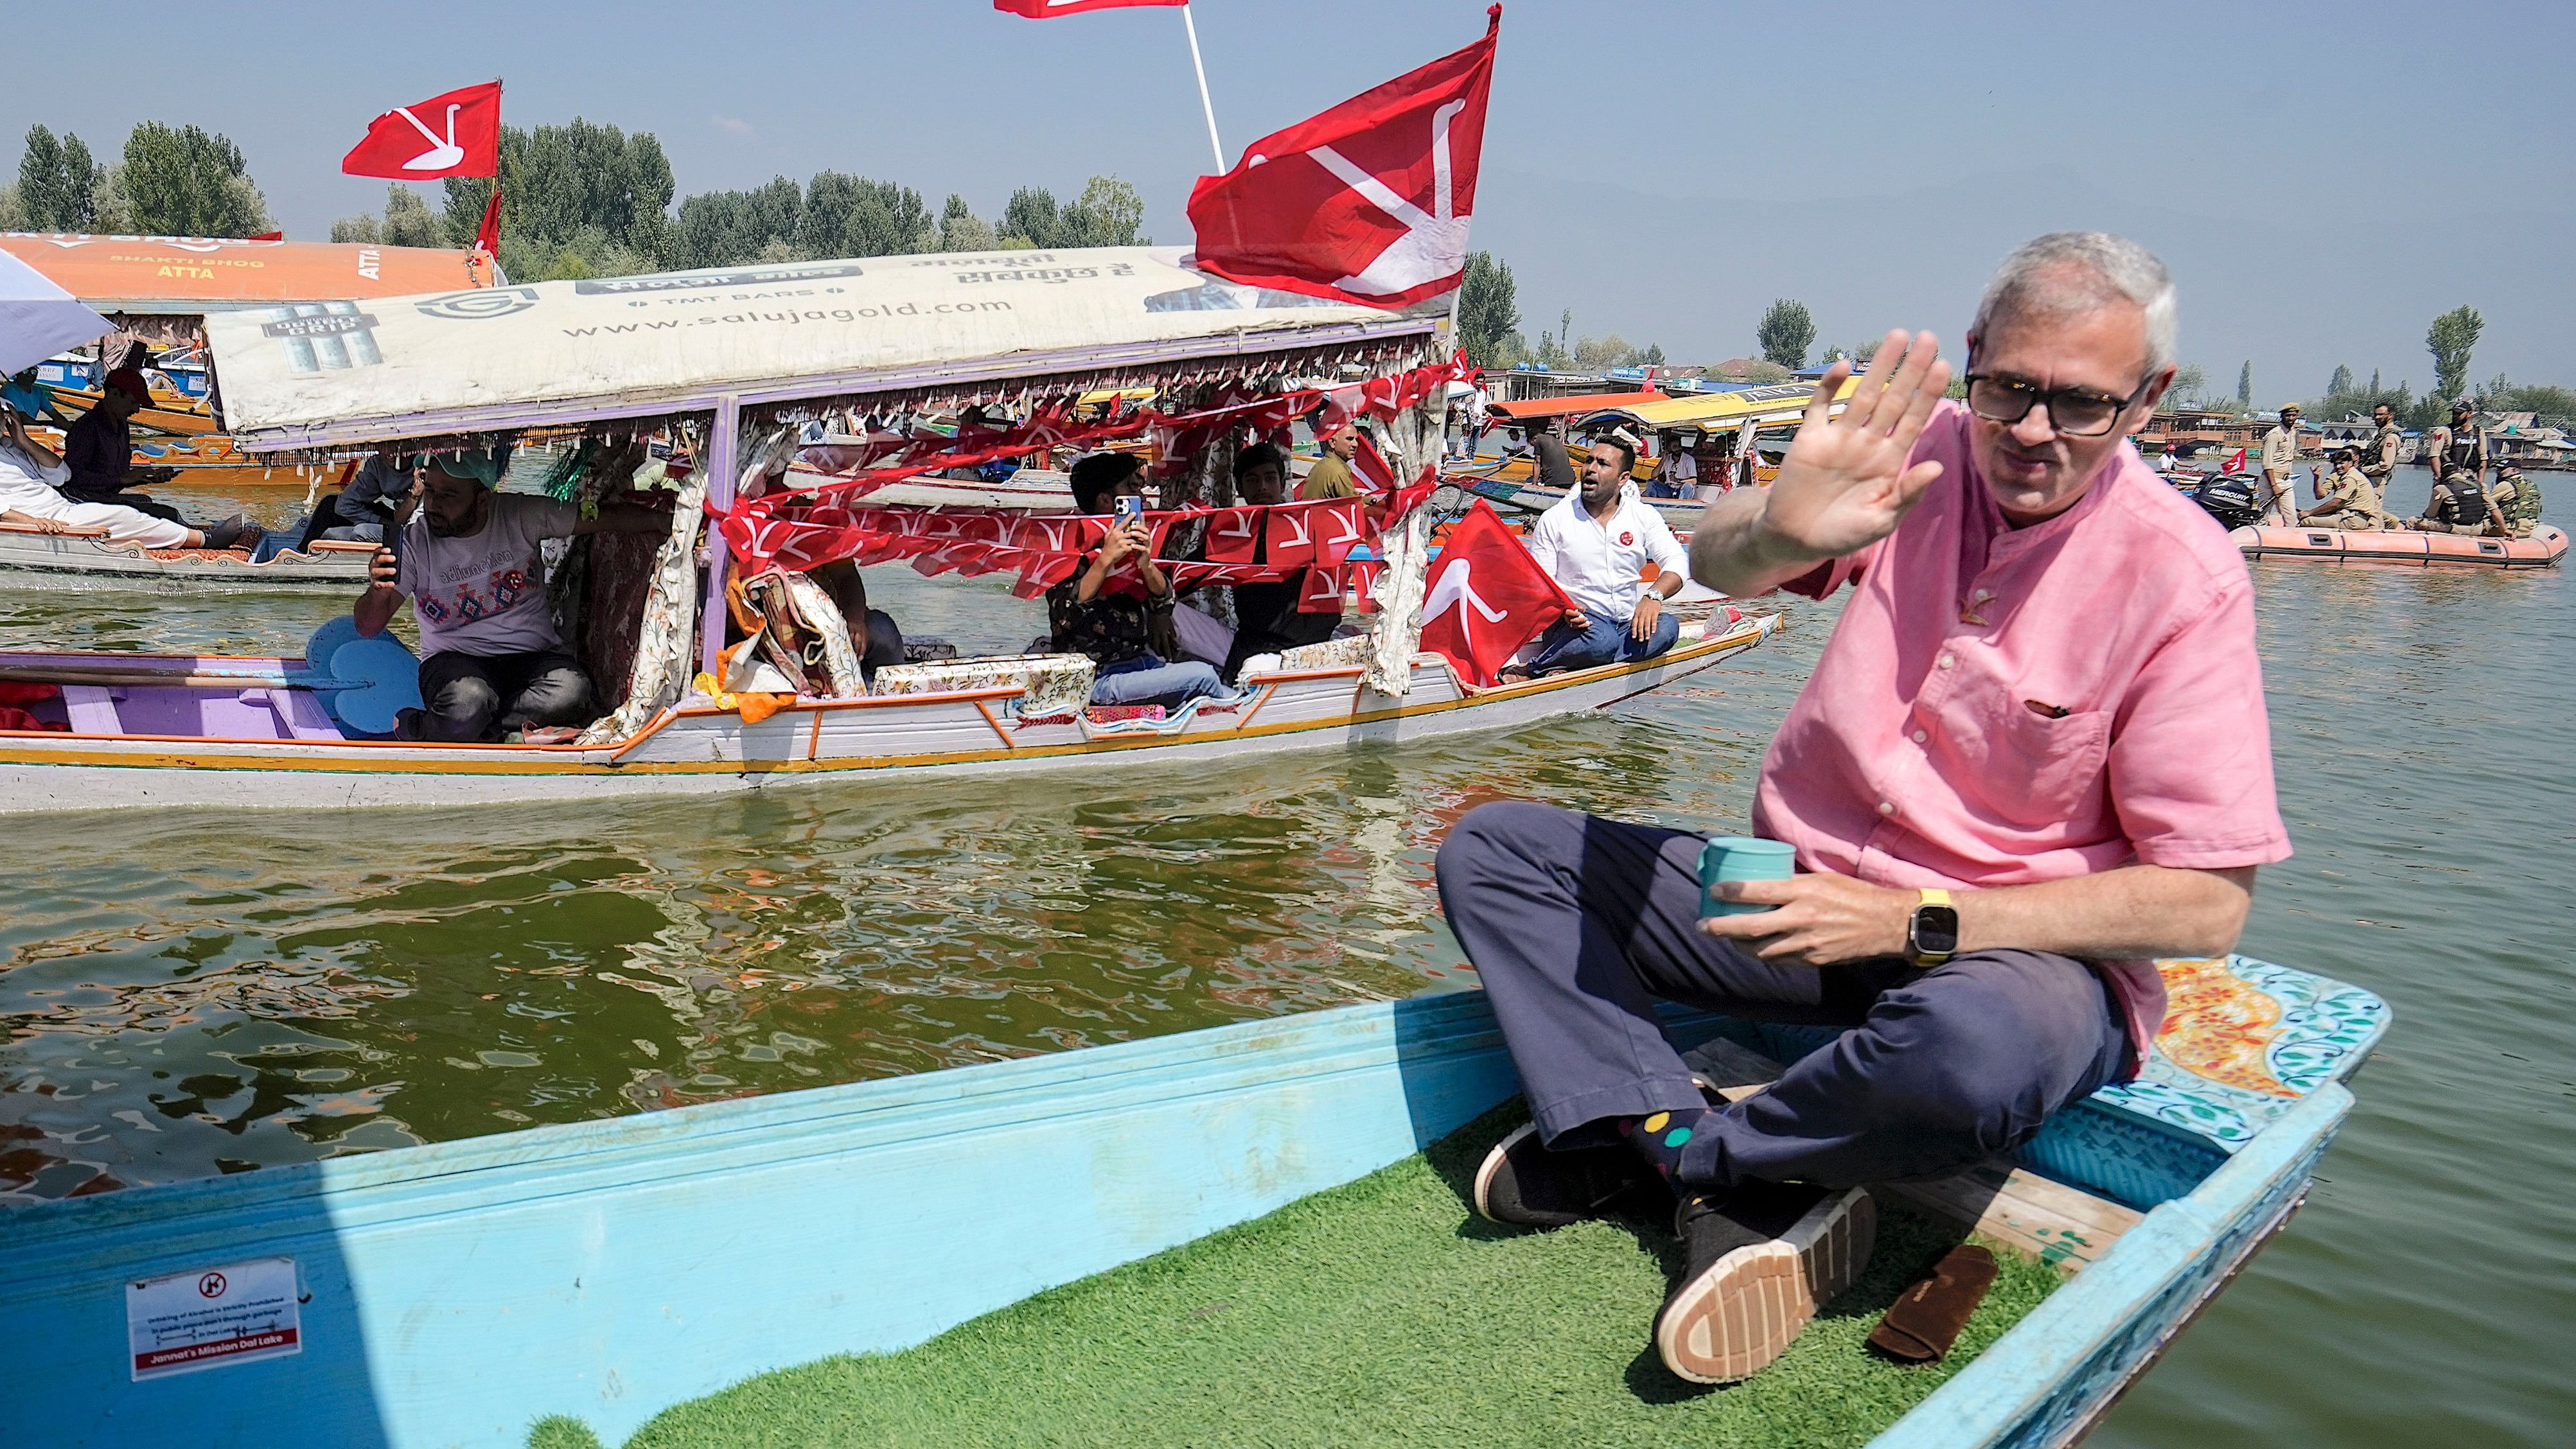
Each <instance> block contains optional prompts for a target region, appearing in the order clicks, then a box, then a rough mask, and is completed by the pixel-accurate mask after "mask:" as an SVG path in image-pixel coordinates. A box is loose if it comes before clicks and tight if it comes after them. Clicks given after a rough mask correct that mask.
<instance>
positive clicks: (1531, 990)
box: [1437, 801, 2130, 1187]
mask: <svg viewBox="0 0 2576 1449" xmlns="http://www.w3.org/2000/svg"><path fill="white" fill-rule="evenodd" d="M1704 838H1705V837H1702V836H1699V835H1695V834H1692V833H1690V832H1688V831H1681V830H1662V829H1657V828H1655V827H1652V826H1645V825H1630V824H1625V823H1622V822H1620V821H1615V820H1604V819H1602V818H1600V817H1598V816H1592V815H1579V814H1576V813H1574V812H1573V811H1570V810H1560V809H1557V808H1555V807H1553V806H1548V805H1536V804H1530V803H1527V802H1523V801H1502V802H1497V803H1494V804H1489V805H1483V806H1479V807H1478V808H1476V809H1475V810H1472V811H1470V812H1468V814H1467V815H1466V817H1465V818H1464V819H1461V820H1460V821H1459V822H1458V824H1457V826H1456V828H1455V829H1453V830H1451V831H1450V832H1449V838H1448V840H1447V841H1446V842H1445V843H1444V844H1442V846H1441V847H1440V856H1439V862H1438V866H1437V871H1438V875H1439V881H1440V901H1441V905H1442V907H1443V908H1444V909H1445V910H1446V911H1447V912H1448V916H1449V924H1450V927H1451V928H1452V929H1453V930H1455V931H1456V932H1457V934H1458V941H1459V944H1460V945H1462V946H1464V947H1465V948H1466V950H1467V958H1468V960H1470V961H1472V962H1474V963H1475V967H1476V974H1477V975H1478V976H1480V977H1482V978H1483V980H1484V985H1485V992H1486V995H1488V996H1489V997H1491V998H1492V1000H1493V1005H1494V1015H1495V1017H1496V1019H1497V1020H1499V1021H1500V1022H1501V1024H1502V1029H1503V1040H1504V1042H1505V1044H1506V1045H1507V1046H1509V1048H1510V1049H1511V1054H1512V1062H1513V1064H1514V1065H1515V1066H1517V1067H1518V1068H1519V1069H1520V1076H1521V1084H1522V1086H1523V1087H1524V1088H1526V1089H1527V1091H1528V1094H1529V1102H1530V1112H1531V1115H1532V1116H1533V1117H1534V1118H1535V1119H1536V1120H1537V1123H1538V1128H1539V1131H1540V1133H1541V1135H1542V1136H1543V1137H1544V1138H1545V1139H1546V1141H1547V1143H1548V1145H1550V1146H1551V1147H1571V1146H1589V1145H1596V1144H1599V1143H1602V1142H1607V1141H1610V1140H1612V1137H1613V1119H1616V1118H1620V1117H1634V1116H1641V1115H1645V1114H1648V1113H1654V1112H1663V1111H1672V1110H1675V1109H1678V1108H1687V1107H1698V1106H1701V1105H1702V1104H1703V1099H1702V1098H1701V1096H1700V1094H1699V1090H1698V1089H1697V1088H1696V1087H1694V1086H1693V1085H1692V1084H1691V1079H1690V1071H1689V1069H1688V1068H1687V1067H1685V1066H1684V1065H1683V1064H1682V1060H1681V1056H1680V1054H1678V1053H1677V1052H1675V1051H1674V1050H1673V1048H1672V1046H1671V1045H1670V1044H1669V1043H1667V1042H1666V1041H1665V1040H1664V1036H1663V1033H1662V1032H1661V1031H1660V1030H1659V1029H1658V1028H1657V1026H1656V1016H1655V1009H1654V1003H1655V1002H1656V1001H1657V1000H1658V999H1661V1000H1665V1001H1676V1002H1683V1003H1687V1004H1690V1005H1693V1006H1699V1007H1705V1008H1707V1009H1710V1010H1713V1011H1721V1012H1725V1013H1727V1014H1728V1015H1731V1016H1736V1017H1741V1018H1744V1019H1748V1020H1753V1021H1769V1022H1782V1023H1791V1024H1798V1025H1811V1026H1837V1027H1843V1028H1847V1029H1846V1030H1845V1031H1844V1032H1843V1034H1842V1035H1841V1036H1840V1037H1839V1038H1837V1039H1836V1040H1835V1041H1834V1042H1833V1043H1832V1044H1831V1045H1829V1046H1827V1047H1825V1048H1824V1049H1822V1050H1819V1051H1816V1052H1813V1053H1810V1054H1809V1055H1807V1056H1806V1057H1804V1058H1802V1059H1800V1060H1799V1061H1797V1062H1795V1063H1793V1064H1791V1065H1790V1067H1789V1069H1788V1071H1787V1072H1786V1073H1785V1074H1784V1075H1782V1077H1781V1078H1780V1080H1779V1081H1778V1082H1776V1083H1774V1084H1773V1085H1772V1087H1771V1089H1770V1090H1768V1091H1766V1092H1762V1093H1760V1094H1758V1095H1756V1096H1753V1097H1750V1098H1747V1099H1746V1100H1744V1101H1742V1102H1738V1103H1736V1104H1735V1105H1733V1106H1731V1107H1729V1108H1727V1109H1726V1110H1725V1111H1724V1112H1723V1113H1721V1114H1719V1115H1718V1116H1717V1117H1715V1118H1713V1119H1711V1125H1712V1126H1713V1127H1714V1129H1715V1130H1713V1131H1703V1132H1702V1133H1700V1134H1699V1136H1698V1137H1697V1138H1696V1139H1695V1140H1694V1141H1693V1142H1692V1143H1691V1144H1690V1146H1689V1148H1688V1149H1686V1151H1685V1154H1684V1157H1683V1161H1682V1167H1681V1173H1680V1175H1681V1176H1683V1177H1684V1178H1686V1179H1689V1180H1691V1181H1694V1182H1705V1183H1714V1184H1717V1185H1721V1186H1723V1185H1727V1184H1731V1183H1734V1182H1736V1181H1738V1180H1740V1179H1744V1178H1760V1179H1763V1180H1766V1181H1773V1182H1790V1181H1797V1182H1812V1183H1818V1184H1822V1185H1825V1186H1831V1187H1853V1186H1859V1185H1861V1184H1864V1183H1873V1182H1891V1181H1902V1180H1904V1179H1907V1178H1916V1177H1932V1176H1938V1175H1940V1174H1943V1173H1947V1172H1951V1171H1955V1170H1957V1169H1959V1168H1962V1167H1966V1166H1968V1165H1970V1164H1972V1163H1975V1162H1979V1161H1982V1160H1984V1159H1985V1158H1988V1157H1991V1156H1993V1155H1995V1154H1997V1153H1999V1152H2003V1151H2006V1150H2008V1149H2010V1148H2013V1147H2017V1146H2019V1145H2020V1144H2022V1143H2023V1142H2026V1141H2028V1140H2029V1139H2030V1137H2031V1135H2032V1134H2033V1133H2036V1132H2037V1131H2038V1130H2039V1127H2040V1124H2041V1123H2042V1122H2045V1121H2046V1120H2047V1119H2048V1117H2049V1115H2050V1114H2051V1113H2053V1112H2056V1111H2057V1110H2058V1109H2059V1108H2061V1107H2064V1106H2066V1105H2067V1104H2069V1103H2071V1102H2075V1101H2078V1100H2081V1099H2082V1098H2083V1097H2085V1096H2086V1095H2087V1094H2089V1093H2091V1092H2092V1091H2093V1090H2094V1089H2095V1088H2097V1087H2100V1086H2102V1085H2103V1084H2105V1083H2107V1082H2111V1081H2114V1080H2116V1079H2118V1078H2119V1077H2120V1076H2121V1075H2122V1074H2123V1073H2124V1072H2125V1071H2126V1070H2127V1068H2128V1064H2129V1060H2130V1047H2129V1040H2128V1031H2127V1028H2126V1027H2125V1026H2124V1025H2123V1024H2122V1022H2121V1017H2120V1012H2119V1008H2118V1004H2117V1003H2116V1002H2115V1001H2114V1000H2113V998H2112V996H2111V993H2110V990H2109V988H2108V987H2107V986H2105V985H2104V984H2103V982H2102V980H2101V978H2100V977H2099V976H2097V975H2096V974H2095V973H2094V971H2093V970H2092V968H2091V967H2089V966H2087V965H2085V964H2084V963H2083V962H2081V961H2078V960H2075V959H2074V958H2072V957H2067V956H2057V955H2051V954H2049V953H2047V952H2043V951H2017V950H1996V951H1977V952H1972V953H1969V954H1967V955H1963V956H1959V957H1955V958H1953V959H1952V960H1951V961H1949V962H1947V963H1945V964H1944V965H1942V966H1941V967H1939V968H1937V969H1935V970H1931V971H1924V970H1919V969H1917V968H1916V967H1914V966H1913V965H1912V964H1910V963H1908V962H1905V961H1903V960H1899V959H1887V960H1878V961H1864V962H1853V963H1849V964H1844V965H1837V966H1828V967H1824V968H1822V969H1818V968H1815V967H1809V966H1775V965H1772V964H1769V963H1767V962H1765V961H1763V960H1762V959H1761V958H1759V957H1757V956H1754V955H1753V954H1751V953H1750V952H1747V951H1743V950H1740V949H1738V948H1737V947H1735V946H1734V945H1733V944H1732V943H1730V942H1725V941H1720V940H1717V939H1716V938H1714V937H1711V936H1706V935H1702V934H1701V933H1700V932H1699V930H1698V929H1697V922H1698V919H1699V900H1700V887H1699V850H1700V844H1701V842H1702V840H1703V839H1704Z"/></svg>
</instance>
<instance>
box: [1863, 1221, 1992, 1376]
mask: <svg viewBox="0 0 2576 1449" xmlns="http://www.w3.org/2000/svg"><path fill="white" fill-rule="evenodd" d="M1994 1284H1995V1255H1994V1254H1992V1253H1989V1252H1987V1251H1986V1250H1985V1249H1983V1248H1980V1247H1978V1246H1977V1245H1976V1244H1974V1243H1961V1244H1960V1245H1959V1246H1957V1247H1955V1248H1952V1249H1951V1250H1950V1251H1949V1252H1948V1253H1946V1254H1944V1255H1943V1256H1942V1258H1941V1261H1940V1262H1938V1263H1935V1264H1933V1265H1932V1271H1931V1272H1930V1273H1928V1274H1926V1275H1924V1276H1923V1277H1922V1278H1920V1279H1917V1280H1916V1281H1915V1283H1914V1285H1913V1286H1912V1287H1910V1288H1908V1289H1906V1290H1905V1292H1904V1293H1903V1294H1902V1295H1900V1296H1899V1297H1898V1298H1897V1300H1896V1302H1895V1303H1894V1304H1893V1305H1892V1306H1890V1307H1889V1308H1888V1310H1887V1316H1886V1317H1884V1318H1882V1319H1880V1320H1879V1321H1878V1327H1876V1328H1874V1329H1872V1330H1870V1335H1869V1346H1870V1347H1871V1348H1874V1349H1876V1350H1878V1351H1879V1352H1880V1353H1883V1354H1885V1355H1887V1356H1888V1357H1889V1358H1892V1359H1895V1360H1896V1361H1898V1362H1899V1363H1939V1362H1940V1361H1941V1358H1942V1355H1944V1354H1947V1353H1948V1352H1949V1351H1950V1345H1951V1344H1954V1343H1956V1342H1958V1341H1959V1330H1961V1329H1963V1328H1965V1327H1967V1326H1968V1318H1969V1316H1970V1315H1972V1314H1974V1313H1975V1312H1976V1311H1977V1305H1978V1304H1980V1303H1983V1302H1985V1301H1986V1290H1987V1289H1989V1288H1992V1287H1993V1286H1994Z"/></svg>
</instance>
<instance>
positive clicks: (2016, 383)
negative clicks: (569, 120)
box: [1968, 372, 2155, 438]
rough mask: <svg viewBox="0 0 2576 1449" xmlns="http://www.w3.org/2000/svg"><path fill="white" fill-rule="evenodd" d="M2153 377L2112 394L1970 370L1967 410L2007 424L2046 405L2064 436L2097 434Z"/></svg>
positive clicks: (2144, 392) (2132, 404)
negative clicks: (2123, 394) (2125, 393)
mask: <svg viewBox="0 0 2576 1449" xmlns="http://www.w3.org/2000/svg"><path fill="white" fill-rule="evenodd" d="M2154 381H2155V379H2154V378H2153V377H2152V376H2151V377H2148V378H2146V379H2144V380H2143V381H2141V382H2140V383H2139V384H2138V387H2137V390H2136V391H2135V392H2132V393H2130V394H2129V395H2128V396H2127V397H2113V396H2111V395H2110V394H2109V393H2102V392H2095V391H2094V390H2093V389H2091V388H2089V387H2057V388H2038V387H2033V386H2031V385H2030V384H2029V383H2026V382H2023V381H2021V380H2020V379H2018V378H2010V377H1997V376H1995V375H1993V374H1992V373H1982V372H1972V373H1969V374H1968V411H1970V412H1972V413H1975V414H1976V415H1977V416H1978V417H1981V418H1983V419H1985V420H1986V421H1987V422H1990V423H2004V424H2007V425H2009V424H2012V423H2017V422H2020V421H2021V420H2022V419H2023V418H2025V417H2028V416H2029V415H2030V410H2031V409H2032V408H2034V407H2045V408H2047V409H2048V422H2049V426H2050V427H2052V428H2054V429H2056V430H2057V431H2058V432H2059V433H2061V434H2063V435H2064V436H2066V437H2070V438H2098V437H2100V436H2102V435H2103V434H2104V433H2107V432H2109V431H2111V429H2112V427H2113V425H2115V424H2117V423H2118V422H2119V421H2120V414H2122V413H2124V412H2127V411H2128V410H2129V409H2130V408H2132V407H2135V406H2137V403H2138V399H2140V398H2142V397H2145V396H2146V395H2147V386H2148V384H2149V383H2152V382H2154Z"/></svg>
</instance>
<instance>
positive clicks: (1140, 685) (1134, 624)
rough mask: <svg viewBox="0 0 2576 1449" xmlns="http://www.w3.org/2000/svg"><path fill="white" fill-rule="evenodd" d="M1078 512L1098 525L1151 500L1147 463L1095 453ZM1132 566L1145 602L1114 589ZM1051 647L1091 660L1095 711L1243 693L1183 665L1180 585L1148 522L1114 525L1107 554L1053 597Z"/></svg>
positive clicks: (1203, 667) (1084, 471)
mask: <svg viewBox="0 0 2576 1449" xmlns="http://www.w3.org/2000/svg"><path fill="white" fill-rule="evenodd" d="M1072 485H1073V506H1074V509H1075V510H1076V511H1077V512H1081V513H1088V514H1091V515H1093V516H1095V517H1097V516H1104V515H1107V514H1109V513H1110V512H1111V510H1112V508H1113V506H1114V505H1113V504H1112V502H1111V500H1112V499H1114V498H1120V497H1126V498H1142V497H1143V496H1145V460H1144V459H1142V458H1139V457H1137V456H1135V455H1134V454H1132V453H1094V454H1092V455H1091V456H1090V457H1087V458H1084V459H1081V460H1080V461H1078V462H1076V463H1075V464H1074V465H1073V475H1072ZM1126 564H1132V565H1134V567H1135V570H1136V581H1137V582H1138V583H1139V584H1141V585H1142V586H1143V587H1144V590H1145V592H1144V595H1143V596H1142V597H1139V596H1137V595H1136V594H1133V593H1130V592H1127V591H1125V590H1123V589H1117V588H1112V587H1110V577H1111V575H1113V574H1115V573H1117V572H1118V570H1119V568H1120V566H1121V565H1126ZM1046 597H1047V626H1048V634H1049V639H1050V647H1052V648H1054V649H1055V651H1056V652H1057V653H1060V654H1088V655H1090V656H1091V659H1092V662H1093V663H1094V664H1096V665H1098V666H1099V672H1098V673H1097V674H1095V675H1094V676H1093V677H1092V682H1091V702H1092V703H1093V704H1160V705H1165V706H1177V705H1181V704H1186V703H1188V702H1189V701H1190V700H1193V699H1197V698H1200V697H1202V696H1205V697H1210V698H1215V699H1232V698H1234V697H1235V692H1234V690H1233V689H1232V688H1230V687H1228V686H1227V684H1226V683H1225V681H1224V680H1222V679H1219V678H1217V673H1216V669H1215V668H1214V667H1213V666H1211V665H1208V664H1204V663H1201V662H1200V661H1198V660H1195V659H1184V660H1180V662H1178V663H1169V664H1167V663H1165V662H1164V661H1165V660H1166V659H1167V658H1178V656H1179V654H1180V644H1179V642H1178V640H1177V638H1176V636H1175V633H1174V630H1173V627H1172V606H1173V603H1174V598H1173V594H1172V580H1171V576H1170V575H1169V574H1166V573H1164V572H1163V571H1162V570H1161V569H1160V568H1158V567H1156V566H1155V564H1154V534H1153V530H1152V529H1150V528H1148V527H1147V526H1146V525H1145V524H1143V523H1142V522H1136V523H1129V522H1125V521H1121V520H1117V519H1112V520H1111V522H1110V524H1109V531H1108V533H1107V534H1106V535H1105V536H1104V537H1103V538H1102V539H1101V542H1100V547H1099V548H1098V549H1096V550H1094V551H1093V552H1092V555H1091V557H1089V558H1088V559H1085V560H1084V561H1083V564H1082V567H1081V568H1080V569H1078V570H1076V571H1075V573H1074V576H1073V577H1072V578H1069V579H1067V580H1065V581H1064V582H1063V583H1060V584H1058V585H1056V586H1055V587H1054V588H1051V589H1049V590H1047V596H1046Z"/></svg>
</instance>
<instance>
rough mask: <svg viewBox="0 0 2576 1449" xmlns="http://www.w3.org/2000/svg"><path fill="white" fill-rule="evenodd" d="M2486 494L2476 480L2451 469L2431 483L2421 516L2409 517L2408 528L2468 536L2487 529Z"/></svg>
mask: <svg viewBox="0 0 2576 1449" xmlns="http://www.w3.org/2000/svg"><path fill="white" fill-rule="evenodd" d="M2491 516H2492V515H2490V514H2489V513H2488V511H2487V498H2486V492H2485V490H2484V489H2481V488H2480V487H2479V486H2478V480H2477V479H2476V478H2475V477H2474V476H2472V475H2470V474H2468V473H2465V472H2462V471H2460V470H2458V469H2453V470H2451V471H2450V472H2447V473H2444V474H2443V475H2442V481H2441V482H2439V483H2436V484H2434V485H2433V498H2432V501H2431V502H2429V503H2427V504H2425V505H2424V516H2423V517H2421V518H2417V519H2412V520H2409V521H2408V523H2407V525H2406V526H2407V527H2408V528H2412V529H2417V530H2420V531H2422V532H2425V533H2456V534H2461V535H2464V536H2467V537H2470V538H2475V537H2477V536H2478V535H2480V534H2483V533H2487V532H2489V531H2490V530H2489V529H2488V527H2487V520H2488V519H2489V518H2490V517H2491Z"/></svg>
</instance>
